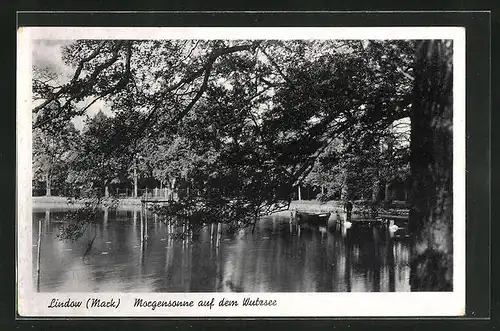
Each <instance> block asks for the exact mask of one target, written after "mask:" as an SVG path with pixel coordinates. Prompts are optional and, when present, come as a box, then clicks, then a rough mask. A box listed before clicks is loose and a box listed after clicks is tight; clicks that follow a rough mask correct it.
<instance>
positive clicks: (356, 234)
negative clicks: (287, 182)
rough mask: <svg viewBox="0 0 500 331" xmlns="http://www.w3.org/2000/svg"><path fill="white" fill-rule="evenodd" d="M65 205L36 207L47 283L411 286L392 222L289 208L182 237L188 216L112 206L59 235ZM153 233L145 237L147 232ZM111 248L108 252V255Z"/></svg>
mask: <svg viewBox="0 0 500 331" xmlns="http://www.w3.org/2000/svg"><path fill="white" fill-rule="evenodd" d="M58 213H60V211H57V210H51V212H50V217H49V218H48V219H46V217H45V216H46V215H45V210H40V211H35V212H34V213H33V216H34V217H33V229H34V231H33V243H34V244H33V262H34V263H33V266H34V268H33V275H34V277H33V278H34V284H36V282H37V272H36V267H35V266H36V258H37V245H36V243H37V240H38V227H37V225H38V221H39V220H41V222H42V223H43V224H42V227H41V229H42V231H43V233H42V235H41V245H40V247H41V249H42V252H41V255H42V259H41V262H40V291H42V292H48V291H54V292H58V291H60V292H71V291H72V292H74V291H97V292H109V291H124V292H127V291H128V292H134V291H141V292H142V291H145V292H222V291H231V292H350V291H367V292H378V291H382V292H388V291H409V290H410V288H409V275H410V271H409V270H410V269H409V263H408V262H409V258H410V244H409V243H408V242H405V241H396V240H394V239H393V238H391V237H390V236H389V235H388V233H387V231H386V230H385V229H384V228H383V227H367V228H356V227H354V228H348V227H346V226H338V225H337V226H336V227H335V229H334V230H333V231H330V230H328V231H327V230H326V229H319V228H317V227H307V226H300V227H299V226H297V224H296V223H295V222H293V221H292V220H291V219H290V217H289V213H284V214H283V215H274V216H272V217H268V218H263V219H261V220H260V221H259V222H258V224H257V226H256V228H255V231H254V233H251V231H246V232H244V231H239V232H238V231H237V232H234V233H228V232H226V231H225V227H224V226H223V225H222V224H211V225H205V226H203V227H201V228H200V230H199V232H198V233H196V232H191V233H190V234H189V235H188V236H180V237H176V236H175V234H176V233H180V232H181V231H182V226H183V225H176V224H174V222H171V221H167V222H165V223H163V222H161V221H159V220H158V218H155V217H154V215H147V221H146V218H144V219H141V216H140V214H141V213H140V212H139V211H138V210H135V211H126V212H124V211H118V212H116V211H109V212H106V211H103V213H102V221H101V222H99V223H97V224H96V227H95V233H96V238H95V242H94V243H93V245H92V248H91V249H90V252H89V253H88V257H87V258H85V259H82V255H83V253H84V251H85V249H86V243H87V242H88V240H89V239H92V238H89V237H90V236H93V234H86V235H85V236H83V237H82V238H81V239H79V240H78V241H76V242H66V241H61V240H59V239H57V238H56V235H57V233H58V227H59V226H60V223H56V222H51V221H50V218H51V217H52V216H53V215H55V214H58ZM145 233H147V234H148V237H147V238H145V236H144V234H145ZM103 253H104V254H103Z"/></svg>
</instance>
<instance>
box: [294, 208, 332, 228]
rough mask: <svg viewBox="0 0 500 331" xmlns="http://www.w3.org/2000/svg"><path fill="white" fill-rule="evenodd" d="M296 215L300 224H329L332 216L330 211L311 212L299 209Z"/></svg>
mask: <svg viewBox="0 0 500 331" xmlns="http://www.w3.org/2000/svg"><path fill="white" fill-rule="evenodd" d="M296 217H297V220H298V223H299V224H310V225H320V226H328V219H329V218H330V212H324V213H309V212H303V211H297V213H296Z"/></svg>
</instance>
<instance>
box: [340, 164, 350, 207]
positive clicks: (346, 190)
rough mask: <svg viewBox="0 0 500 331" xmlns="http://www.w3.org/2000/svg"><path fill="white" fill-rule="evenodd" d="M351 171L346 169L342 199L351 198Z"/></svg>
mask: <svg viewBox="0 0 500 331" xmlns="http://www.w3.org/2000/svg"><path fill="white" fill-rule="evenodd" d="M348 179H349V172H348V171H347V170H345V174H344V179H343V183H342V190H341V191H340V200H349V185H348V183H349V181H348Z"/></svg>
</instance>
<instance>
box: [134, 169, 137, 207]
mask: <svg viewBox="0 0 500 331" xmlns="http://www.w3.org/2000/svg"><path fill="white" fill-rule="evenodd" d="M136 162H137V161H136ZM134 198H137V165H136V166H135V167H134Z"/></svg>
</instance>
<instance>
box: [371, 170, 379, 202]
mask: <svg viewBox="0 0 500 331" xmlns="http://www.w3.org/2000/svg"><path fill="white" fill-rule="evenodd" d="M379 193H380V179H379V177H378V176H377V175H375V176H374V178H373V184H372V202H377V201H378V196H379Z"/></svg>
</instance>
